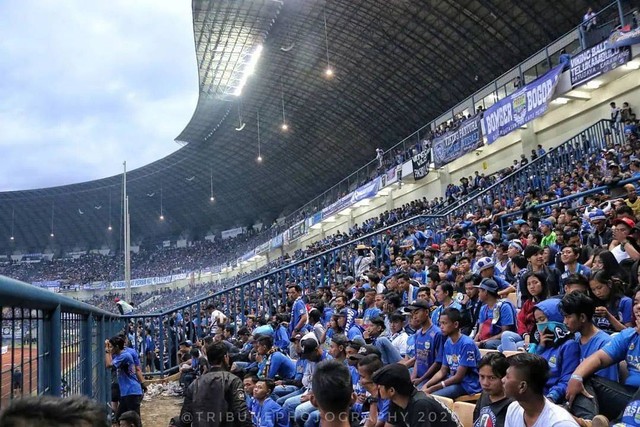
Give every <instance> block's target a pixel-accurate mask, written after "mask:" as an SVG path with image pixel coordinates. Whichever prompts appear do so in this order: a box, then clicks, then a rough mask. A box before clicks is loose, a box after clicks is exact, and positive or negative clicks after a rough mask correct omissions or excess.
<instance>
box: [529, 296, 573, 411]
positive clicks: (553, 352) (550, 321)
mask: <svg viewBox="0 0 640 427" xmlns="http://www.w3.org/2000/svg"><path fill="white" fill-rule="evenodd" d="M560 302H561V300H559V299H555V298H550V299H547V300H544V301H542V302H540V303H538V304H537V305H536V308H535V310H534V312H533V316H534V318H535V319H536V327H537V333H536V335H539V337H540V338H539V340H538V342H539V344H538V346H537V348H536V353H537V354H539V355H540V356H542V357H544V358H545V359H546V360H547V361H548V362H549V378H548V379H547V383H546V385H545V388H544V394H545V396H546V398H547V399H549V400H550V401H551V402H553V403H557V404H561V403H563V402H564V400H565V393H566V390H567V383H568V382H569V378H570V377H571V374H573V371H574V370H575V369H576V367H577V366H578V364H579V363H580V346H579V345H578V343H577V342H576V340H575V339H574V336H573V334H572V333H571V332H569V330H568V329H567V327H566V325H565V324H564V323H563V321H564V317H563V316H562V313H561V312H560Z"/></svg>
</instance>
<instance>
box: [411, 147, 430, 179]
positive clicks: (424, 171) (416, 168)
mask: <svg viewBox="0 0 640 427" xmlns="http://www.w3.org/2000/svg"><path fill="white" fill-rule="evenodd" d="M411 163H412V164H413V179H415V180H416V181H417V180H419V179H422V178H424V177H425V176H427V175H429V163H431V150H427V151H423V152H422V153H418V154H416V155H415V156H413V157H412V158H411Z"/></svg>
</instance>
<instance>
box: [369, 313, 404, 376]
mask: <svg viewBox="0 0 640 427" xmlns="http://www.w3.org/2000/svg"><path fill="white" fill-rule="evenodd" d="M385 327H386V326H385V323H384V319H383V318H382V317H379V316H378V317H374V318H372V319H371V320H370V321H369V324H368V325H367V329H366V330H365V331H364V333H363V338H364V339H365V342H368V343H371V344H373V345H375V346H376V347H377V348H378V350H380V353H381V356H380V358H381V359H382V362H383V363H384V364H385V365H386V364H388V363H398V362H399V361H400V360H402V356H401V355H400V352H399V351H398V349H396V348H395V347H394V346H393V344H391V341H390V340H389V338H387V337H383V336H381V335H382V333H383V332H384V330H385Z"/></svg>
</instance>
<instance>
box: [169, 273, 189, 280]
mask: <svg viewBox="0 0 640 427" xmlns="http://www.w3.org/2000/svg"><path fill="white" fill-rule="evenodd" d="M186 278H187V273H178V274H172V275H171V281H174V280H182V279H186Z"/></svg>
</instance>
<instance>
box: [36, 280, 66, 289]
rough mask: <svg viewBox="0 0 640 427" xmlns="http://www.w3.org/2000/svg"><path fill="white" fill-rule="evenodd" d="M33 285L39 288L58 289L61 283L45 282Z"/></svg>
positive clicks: (54, 281)
mask: <svg viewBox="0 0 640 427" xmlns="http://www.w3.org/2000/svg"><path fill="white" fill-rule="evenodd" d="M31 284H32V285H34V286H38V287H39V288H57V287H59V286H60V282H59V281H58V280H49V281H44V282H31Z"/></svg>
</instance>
